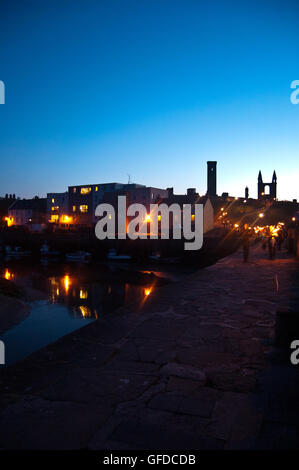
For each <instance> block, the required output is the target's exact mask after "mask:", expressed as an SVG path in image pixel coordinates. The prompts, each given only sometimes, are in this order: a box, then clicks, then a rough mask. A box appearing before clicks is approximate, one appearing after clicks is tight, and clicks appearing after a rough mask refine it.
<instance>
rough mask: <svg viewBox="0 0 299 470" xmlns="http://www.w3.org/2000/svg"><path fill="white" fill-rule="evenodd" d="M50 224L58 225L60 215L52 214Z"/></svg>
mask: <svg viewBox="0 0 299 470" xmlns="http://www.w3.org/2000/svg"><path fill="white" fill-rule="evenodd" d="M49 222H51V223H56V222H58V215H54V214H52V215H51V218H50V220H49Z"/></svg>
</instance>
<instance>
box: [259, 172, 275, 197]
mask: <svg viewBox="0 0 299 470" xmlns="http://www.w3.org/2000/svg"><path fill="white" fill-rule="evenodd" d="M257 193H258V199H259V200H263V199H269V200H272V201H275V200H276V198H277V176H276V172H275V170H274V173H273V176H272V182H271V183H264V181H263V177H262V172H261V170H260V171H259V174H258V183H257Z"/></svg>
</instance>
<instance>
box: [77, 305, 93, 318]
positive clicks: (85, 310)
mask: <svg viewBox="0 0 299 470" xmlns="http://www.w3.org/2000/svg"><path fill="white" fill-rule="evenodd" d="M79 310H80V313H81V315H82V317H83V318H86V317H91V311H90V309H89V308H88V307H86V306H85V305H80V306H79Z"/></svg>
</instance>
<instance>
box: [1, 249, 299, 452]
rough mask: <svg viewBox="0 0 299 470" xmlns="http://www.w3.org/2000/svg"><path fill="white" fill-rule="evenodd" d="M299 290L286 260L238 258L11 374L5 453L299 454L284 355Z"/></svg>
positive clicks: (5, 385) (294, 376)
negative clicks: (276, 341) (279, 346)
mask: <svg viewBox="0 0 299 470" xmlns="http://www.w3.org/2000/svg"><path fill="white" fill-rule="evenodd" d="M298 280H299V277H298V262H297V261H296V260H295V259H293V258H290V257H289V256H288V255H287V254H285V253H280V254H279V256H278V258H277V259H276V260H274V261H270V260H267V259H265V253H264V252H263V251H262V250H261V249H260V248H259V247H255V249H254V250H253V252H252V253H251V259H250V262H249V263H248V264H244V263H243V262H242V254H241V253H240V252H238V253H236V254H234V255H232V256H230V257H228V258H225V259H223V260H221V261H219V262H218V263H217V264H215V265H214V266H210V267H208V268H205V269H202V270H200V271H198V272H196V273H194V274H192V275H186V277H185V279H184V281H183V282H180V283H174V284H169V285H166V286H164V287H163V288H160V289H154V290H153V292H152V294H151V295H150V296H149V297H147V298H146V300H145V301H144V302H142V303H139V304H135V305H131V306H127V307H123V308H121V309H119V310H118V311H117V312H115V313H114V314H111V315H109V316H106V317H105V318H103V319H100V320H99V321H97V322H94V323H92V324H90V325H87V326H86V327H84V328H82V329H81V330H78V331H75V332H73V333H71V334H70V335H68V336H66V337H64V338H61V339H60V340H58V341H56V342H55V343H53V344H51V345H49V346H48V347H46V348H44V349H42V350H41V351H38V352H36V353H34V354H33V355H31V356H30V357H28V358H26V359H25V360H23V361H22V362H20V363H18V364H16V365H15V366H11V367H9V368H7V369H5V370H1V373H0V387H1V388H0V442H1V446H2V447H3V448H7V449H11V448H20V449H42V448H45V449H51V448H52V449H56V448H57V449H61V448H63V449H67V448H70V449H71V448H72V449H85V448H90V449H111V450H113V449H133V448H134V449H159V450H163V449H198V450H200V449H253V448H258V449H259V448H265V449H269V448H275V447H276V446H278V447H279V448H288V442H289V446H290V448H294V447H295V446H299V439H298V433H297V432H298V425H297V418H298V417H299V407H298V404H297V392H298V386H299V374H298V371H297V369H296V367H294V366H291V365H290V362H289V357H288V355H287V354H285V353H282V352H281V351H280V350H276V349H275V348H274V346H273V338H274V326H275V313H276V311H277V309H278V308H286V309H288V308H290V306H294V305H295V306H296V305H299V290H298Z"/></svg>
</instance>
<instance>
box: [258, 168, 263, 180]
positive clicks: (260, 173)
mask: <svg viewBox="0 0 299 470" xmlns="http://www.w3.org/2000/svg"><path fill="white" fill-rule="evenodd" d="M258 181H260V182H261V183H262V182H263V177H262V172H261V170H260V171H259V175H258Z"/></svg>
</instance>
